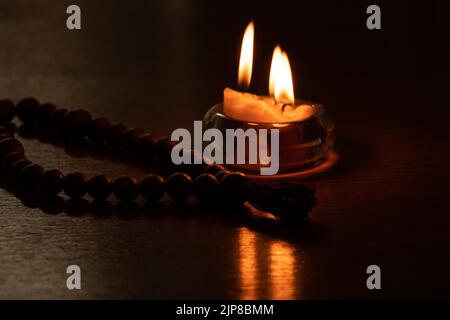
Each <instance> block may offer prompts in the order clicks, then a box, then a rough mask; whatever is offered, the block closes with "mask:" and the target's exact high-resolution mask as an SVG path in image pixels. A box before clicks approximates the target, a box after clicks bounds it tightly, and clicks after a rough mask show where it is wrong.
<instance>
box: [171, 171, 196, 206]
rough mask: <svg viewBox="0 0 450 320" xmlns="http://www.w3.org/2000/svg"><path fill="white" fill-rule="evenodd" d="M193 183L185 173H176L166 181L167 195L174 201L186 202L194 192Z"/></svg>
mask: <svg viewBox="0 0 450 320" xmlns="http://www.w3.org/2000/svg"><path fill="white" fill-rule="evenodd" d="M193 187H194V182H193V181H192V178H191V177H190V176H189V175H187V174H186V173H182V172H177V173H174V174H172V175H171V176H170V177H169V178H168V179H167V194H168V195H169V197H171V198H172V200H174V201H184V200H186V199H187V198H188V197H189V196H190V195H191V194H192V192H193V191H194V190H193Z"/></svg>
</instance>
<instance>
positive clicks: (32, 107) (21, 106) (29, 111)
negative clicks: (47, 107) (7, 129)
mask: <svg viewBox="0 0 450 320" xmlns="http://www.w3.org/2000/svg"><path fill="white" fill-rule="evenodd" d="M38 106H39V101H38V100H36V99H35V98H25V99H23V100H21V101H19V102H18V103H17V106H16V113H17V117H18V118H19V119H20V121H22V122H23V123H32V122H33V121H34V115H35V113H36V110H37V108H38Z"/></svg>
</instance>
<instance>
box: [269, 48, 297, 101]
mask: <svg viewBox="0 0 450 320" xmlns="http://www.w3.org/2000/svg"><path fill="white" fill-rule="evenodd" d="M269 93H270V95H271V96H272V97H274V98H275V100H276V102H280V103H288V104H292V105H294V104H295V97H294V85H293V82H292V72H291V66H290V64H289V59H288V56H287V53H286V52H284V51H282V50H281V48H280V47H279V46H276V47H275V49H274V50H273V56H272V65H271V67H270V77H269Z"/></svg>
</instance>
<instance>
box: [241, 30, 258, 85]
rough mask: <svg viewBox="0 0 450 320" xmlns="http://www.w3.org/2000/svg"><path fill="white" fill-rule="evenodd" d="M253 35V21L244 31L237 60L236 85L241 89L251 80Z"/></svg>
mask: <svg viewBox="0 0 450 320" xmlns="http://www.w3.org/2000/svg"><path fill="white" fill-rule="evenodd" d="M254 34H255V30H254V26H253V21H251V22H250V23H249V24H248V26H247V28H246V29H245V33H244V38H243V39H242V48H241V57H240V60H239V75H238V83H239V86H240V87H242V88H248V87H249V86H250V81H251V79H252V68H253V38H254Z"/></svg>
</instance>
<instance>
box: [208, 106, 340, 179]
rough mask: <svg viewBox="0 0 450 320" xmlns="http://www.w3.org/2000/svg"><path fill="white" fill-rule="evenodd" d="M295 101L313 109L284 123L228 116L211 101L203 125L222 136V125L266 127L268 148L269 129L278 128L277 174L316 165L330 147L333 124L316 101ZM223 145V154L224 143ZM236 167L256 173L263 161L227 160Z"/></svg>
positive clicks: (224, 128) (229, 127) (332, 141)
mask: <svg viewBox="0 0 450 320" xmlns="http://www.w3.org/2000/svg"><path fill="white" fill-rule="evenodd" d="M296 103H297V105H301V104H309V105H310V106H312V108H313V110H314V113H313V115H312V116H310V117H309V118H307V119H305V120H302V121H295V122H286V123H254V122H248V121H242V120H237V119H233V118H230V117H229V116H227V115H225V113H224V112H223V104H222V103H218V104H216V105H214V106H213V107H212V108H211V109H210V110H209V111H208V112H207V113H206V114H205V116H204V118H203V128H204V129H210V128H215V129H218V130H220V131H221V132H222V134H223V136H224V137H225V130H226V129H238V128H241V129H243V130H244V131H245V130H247V129H250V128H252V129H256V130H257V131H258V129H267V131H268V137H269V139H268V142H267V143H268V144H269V145H268V146H267V148H268V150H270V140H271V139H270V129H278V130H279V171H278V174H285V173H292V172H299V171H302V170H307V169H311V168H314V167H317V166H320V165H321V163H323V162H324V161H325V160H326V158H327V155H328V153H329V152H330V151H331V150H332V148H333V143H334V138H335V126H334V123H333V121H332V120H331V118H330V117H329V116H328V115H327V114H326V112H325V108H324V107H323V106H322V105H320V104H317V103H311V102H306V101H297V102H296ZM223 148H224V149H225V150H224V152H225V153H224V154H227V150H226V146H225V145H224V146H223ZM245 148H246V150H245V151H246V155H248V148H249V146H248V143H246V144H245ZM227 166H231V167H233V168H236V169H237V170H240V171H244V172H246V173H250V174H251V173H256V172H257V171H259V170H260V169H261V167H264V166H265V167H267V165H266V164H260V163H257V164H249V163H248V162H247V161H246V163H245V164H236V163H235V164H232V165H230V164H227Z"/></svg>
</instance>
